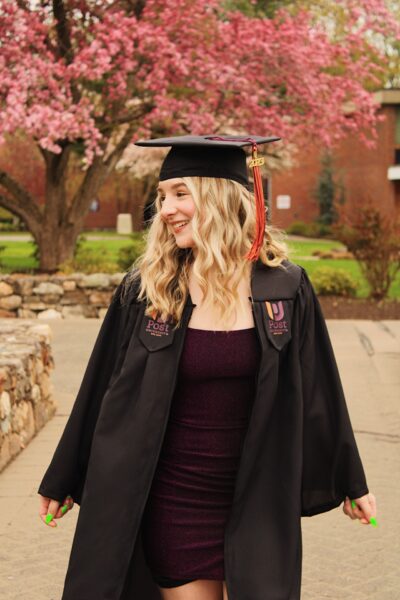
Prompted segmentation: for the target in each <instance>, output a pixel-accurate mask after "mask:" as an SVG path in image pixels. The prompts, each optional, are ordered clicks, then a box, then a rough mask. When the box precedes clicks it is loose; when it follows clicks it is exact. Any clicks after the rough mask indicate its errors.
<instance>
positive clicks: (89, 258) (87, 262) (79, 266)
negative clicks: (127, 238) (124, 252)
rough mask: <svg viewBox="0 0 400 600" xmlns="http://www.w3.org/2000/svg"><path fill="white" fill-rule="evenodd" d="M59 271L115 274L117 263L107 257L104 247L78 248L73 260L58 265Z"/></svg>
mask: <svg viewBox="0 0 400 600" xmlns="http://www.w3.org/2000/svg"><path fill="white" fill-rule="evenodd" d="M59 269H60V271H63V272H64V273H66V274H69V273H75V272H80V273H117V272H118V271H119V268H118V265H117V263H115V262H114V261H113V260H111V258H110V257H109V252H108V250H107V248H106V247H105V246H99V247H98V248H82V247H81V246H80V247H78V250H77V251H76V252H75V255H74V257H73V258H71V259H69V260H66V261H65V262H63V263H62V264H60V265H59Z"/></svg>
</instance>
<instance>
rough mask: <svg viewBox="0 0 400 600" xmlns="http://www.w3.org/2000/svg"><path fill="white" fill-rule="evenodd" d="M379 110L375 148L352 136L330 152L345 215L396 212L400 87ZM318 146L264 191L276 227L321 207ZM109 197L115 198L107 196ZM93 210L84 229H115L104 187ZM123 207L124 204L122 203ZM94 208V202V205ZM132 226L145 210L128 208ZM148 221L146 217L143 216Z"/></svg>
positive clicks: (399, 207) (117, 206) (114, 207)
mask: <svg viewBox="0 0 400 600" xmlns="http://www.w3.org/2000/svg"><path fill="white" fill-rule="evenodd" d="M376 99H377V100H378V102H379V103H380V105H381V106H380V109H379V111H380V112H381V113H383V114H384V115H385V117H386V119H385V121H383V122H381V123H379V124H378V127H377V133H378V138H377V145H376V148H375V149H374V150H368V149H367V148H366V147H365V146H364V145H363V144H362V143H361V142H360V141H359V140H358V139H357V138H356V137H350V136H349V137H348V138H346V139H345V140H343V141H342V142H341V144H340V145H339V146H338V148H337V149H336V150H335V151H334V152H333V153H332V157H333V169H334V177H335V179H337V180H338V181H340V182H342V184H343V190H344V196H345V204H344V208H345V210H346V211H352V210H354V209H356V208H357V207H358V206H362V205H363V204H365V203H366V202H368V201H369V200H371V201H373V202H374V203H376V204H377V205H378V206H379V207H381V209H382V211H383V212H384V213H385V214H386V215H390V216H391V217H395V215H397V216H399V214H400V89H397V90H396V89H393V90H382V91H380V92H377V93H376ZM321 155H322V153H321V148H320V147H318V146H315V147H307V149H305V150H304V151H303V152H301V151H300V152H299V154H298V157H297V158H298V163H299V166H298V167H295V168H293V169H291V170H289V171H284V172H280V173H276V174H274V175H272V177H271V178H270V179H269V181H268V182H266V187H268V201H269V204H270V216H271V220H272V222H273V224H274V225H276V226H278V227H281V228H286V227H287V226H288V225H290V224H291V223H293V221H305V222H307V223H309V222H312V221H314V220H315V219H316V217H318V214H319V208H318V202H317V199H316V198H315V196H314V190H315V188H316V185H317V183H318V179H319V174H320V171H321ZM111 197H113V194H111ZM98 201H99V202H98V205H97V210H93V211H92V212H90V213H89V214H88V216H87V217H86V220H85V228H101V229H114V228H115V226H116V222H117V214H118V212H120V211H121V210H122V212H125V211H126V208H125V210H124V209H123V208H122V204H121V201H119V202H117V201H112V200H111V198H110V191H109V190H107V186H104V187H103V188H102V190H101V191H100V193H99V197H98ZM123 204H124V203H123ZM92 208H93V209H96V202H94V203H93V207H92ZM131 212H132V216H133V226H134V229H135V230H138V229H141V227H142V222H143V219H141V214H139V212H140V213H142V212H143V211H142V209H141V208H140V210H138V207H135V210H132V211H131ZM147 217H148V213H147V214H146V215H145V218H147Z"/></svg>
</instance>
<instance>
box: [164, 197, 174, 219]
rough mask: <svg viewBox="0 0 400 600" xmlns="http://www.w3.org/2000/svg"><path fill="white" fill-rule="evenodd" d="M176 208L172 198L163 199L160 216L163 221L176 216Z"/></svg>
mask: <svg viewBox="0 0 400 600" xmlns="http://www.w3.org/2000/svg"><path fill="white" fill-rule="evenodd" d="M176 212H177V208H176V205H175V201H174V198H173V197H170V198H169V197H168V195H167V196H166V197H165V198H164V200H163V202H162V205H161V209H160V214H161V216H162V217H163V218H164V219H169V218H170V217H171V216H172V215H174V214H176Z"/></svg>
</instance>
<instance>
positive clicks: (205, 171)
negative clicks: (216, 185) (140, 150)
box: [135, 135, 281, 261]
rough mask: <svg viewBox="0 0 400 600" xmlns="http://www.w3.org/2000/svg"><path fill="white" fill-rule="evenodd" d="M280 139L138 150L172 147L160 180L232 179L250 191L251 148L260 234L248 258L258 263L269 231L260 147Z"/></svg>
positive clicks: (205, 140) (167, 141) (217, 138)
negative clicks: (249, 152) (184, 178)
mask: <svg viewBox="0 0 400 600" xmlns="http://www.w3.org/2000/svg"><path fill="white" fill-rule="evenodd" d="M280 139H281V138H280V137H277V136H270V137H260V136H257V135H254V136H243V135H181V136H177V137H166V138H157V139H150V140H138V141H137V142H135V145H136V146H151V147H162V146H171V150H170V151H169V152H168V154H167V156H166V157H165V159H164V162H163V164H162V166H161V171H160V175H159V180H160V181H164V180H166V179H173V178H175V177H217V178H223V179H232V180H233V181H237V182H238V183H241V184H242V185H244V186H245V187H246V188H248V187H249V180H248V172H247V163H246V153H245V151H244V150H243V148H244V147H245V146H251V149H252V160H251V161H250V168H251V169H252V170H253V179H254V195H255V199H256V232H255V239H254V242H253V245H252V247H251V250H250V251H249V253H248V254H247V256H246V258H247V260H250V261H255V260H257V259H258V256H259V252H260V248H261V246H262V243H263V238H264V231H265V205H264V194H263V187H262V180H261V174H260V169H259V167H260V166H261V165H262V164H264V159H263V158H262V157H258V155H257V150H258V145H259V144H267V143H269V142H276V141H278V140H280Z"/></svg>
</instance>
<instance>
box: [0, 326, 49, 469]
mask: <svg viewBox="0 0 400 600" xmlns="http://www.w3.org/2000/svg"><path fill="white" fill-rule="evenodd" d="M50 340H51V329H50V327H49V325H47V324H45V323H37V322H35V321H22V320H21V321H13V322H10V321H9V320H5V319H0V471H1V470H2V469H3V468H4V467H5V466H6V464H7V463H8V462H9V461H10V460H11V459H12V458H14V457H15V456H16V455H17V454H18V453H19V452H20V451H21V450H22V449H23V448H25V446H26V444H27V443H28V442H29V440H30V439H31V438H32V437H33V436H34V435H35V434H36V433H37V432H38V431H39V430H40V429H41V428H42V427H43V425H44V424H45V423H46V422H47V421H48V420H49V419H50V418H51V417H52V416H53V415H54V413H55V411H56V402H55V400H54V398H53V385H52V383H51V381H50V371H51V369H52V368H53V367H54V361H53V356H52V353H51V347H50Z"/></svg>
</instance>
